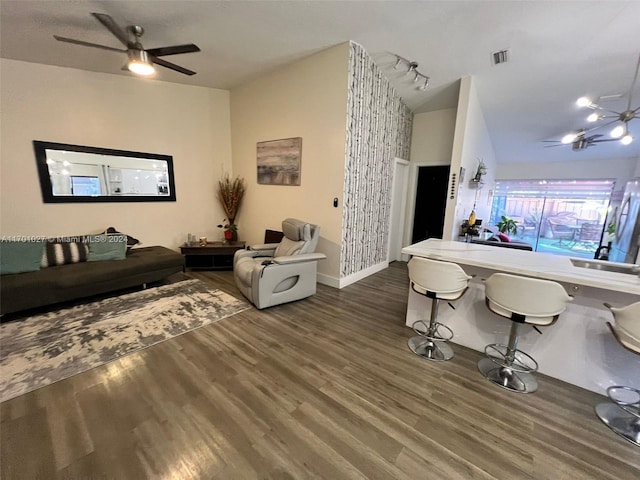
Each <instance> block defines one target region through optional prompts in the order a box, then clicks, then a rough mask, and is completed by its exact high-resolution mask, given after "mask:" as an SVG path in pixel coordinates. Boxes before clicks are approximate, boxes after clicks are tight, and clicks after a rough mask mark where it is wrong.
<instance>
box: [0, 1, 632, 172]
mask: <svg viewBox="0 0 640 480" xmlns="http://www.w3.org/2000/svg"><path fill="white" fill-rule="evenodd" d="M91 12H100V13H107V14H109V15H111V16H112V17H113V18H114V19H115V20H116V21H117V22H118V23H119V24H121V25H131V24H136V25H141V26H143V27H144V28H145V35H144V37H143V39H142V43H143V45H144V46H145V48H155V47H160V46H165V45H174V44H182V43H190V42H193V43H195V44H197V45H198V46H199V47H200V48H201V50H202V51H201V52H198V53H191V54H185V55H178V56H174V57H171V58H170V59H169V60H170V61H172V62H175V63H177V64H179V65H182V66H184V67H186V68H189V69H192V70H195V71H196V72H198V73H197V75H194V76H192V77H187V76H184V75H181V74H179V73H176V72H173V71H170V70H165V69H162V68H161V69H159V72H158V74H157V76H156V79H158V80H163V81H169V82H178V83H185V84H191V85H201V86H207V87H215V88H223V89H233V87H235V86H238V85H241V84H242V83H245V82H248V81H251V80H253V79H256V78H259V77H260V75H262V74H264V73H265V72H268V71H271V70H273V69H276V68H278V67H280V66H282V65H285V64H287V63H289V62H292V61H295V60H297V59H300V58H303V57H305V56H308V55H310V54H312V53H314V52H317V51H320V50H322V49H324V48H327V47H329V46H332V45H335V44H338V43H341V42H345V41H348V40H353V41H355V42H358V43H360V44H361V45H363V46H364V48H365V49H366V50H367V51H368V52H369V53H370V54H371V55H372V57H373V58H374V59H375V60H376V62H377V63H378V65H379V66H380V68H381V69H382V70H383V72H384V73H385V74H386V75H387V76H388V77H389V78H390V80H391V81H392V82H393V84H394V85H395V87H396V89H397V91H398V93H399V94H400V95H401V96H402V97H403V98H404V100H405V102H406V103H407V105H408V106H409V107H410V108H412V110H414V112H416V113H418V112H426V111H430V110H437V109H441V108H448V107H455V105H456V100H457V81H458V80H459V79H460V78H461V77H463V76H466V75H473V76H474V78H475V84H476V88H477V92H478V96H479V99H480V102H481V104H482V107H483V111H484V114H485V120H486V122H487V125H488V127H489V131H490V133H491V138H492V141H493V144H494V148H495V150H496V154H497V157H498V161H499V162H516V161H571V160H577V159H602V160H606V159H610V158H627V157H630V158H637V159H638V160H639V161H640V119H636V120H635V121H632V122H630V124H629V125H630V127H631V129H632V134H633V135H634V137H635V141H634V142H633V143H632V144H631V145H629V146H626V147H624V146H622V145H620V143H619V142H607V143H599V144H597V145H595V146H593V147H589V148H588V149H586V150H583V151H578V152H574V151H572V150H571V147H570V146H561V147H554V148H545V146H547V145H549V144H545V143H542V142H543V141H544V140H556V139H560V138H561V137H562V136H563V135H564V134H565V133H567V132H568V131H570V130H576V129H578V128H582V127H588V126H589V125H588V124H587V122H586V120H584V119H585V118H586V115H587V113H588V112H587V113H585V112H584V111H582V110H579V109H578V108H577V107H576V105H575V100H576V98H578V97H579V96H582V95H590V96H591V97H593V98H594V99H597V98H598V97H601V96H614V98H616V99H615V100H607V101H606V102H602V105H603V106H605V107H606V108H607V109H610V110H614V111H623V110H624V109H625V108H626V106H627V102H628V95H629V90H630V86H631V81H632V79H633V74H634V71H635V67H636V62H637V60H638V55H639V54H640V2H638V1H630V2H617V1H609V2H603V1H572V2H561V1H553V2H544V1H512V2H503V1H500V2H494V1H444V2H436V1H410V2H409V1H250V2H248V1H241V0H235V1H224V2H222V1H213V0H211V1H171V0H164V1H157V0H156V1H22V0H20V1H6V0H1V1H0V55H1V56H2V57H3V58H10V59H16V60H23V61H28V62H36V63H44V64H51V65H59V66H65V67H73V68H79V69H84V70H90V71H97V72H107V73H113V74H117V75H131V74H130V73H127V72H123V71H121V67H122V65H123V63H124V57H123V54H119V53H118V52H111V51H106V50H98V49H93V48H86V47H81V46H77V45H72V44H65V43H61V42H56V41H55V40H54V39H53V37H52V36H53V35H54V34H55V35H61V36H65V37H71V38H76V39H79V40H84V41H87V42H91V43H98V44H103V45H108V46H112V47H118V48H119V47H120V44H119V43H118V41H117V40H116V38H115V37H113V36H112V35H111V34H110V33H109V32H108V31H107V30H106V29H105V28H104V27H103V26H102V25H101V24H100V23H98V22H97V21H96V19H95V18H94V17H92V16H91V15H90V13H91ZM502 49H508V51H509V62H508V63H506V64H502V65H498V66H493V65H492V63H491V53H492V52H494V51H497V50H502ZM394 54H398V55H401V56H402V57H404V58H406V59H409V60H411V61H415V62H417V63H418V64H419V67H418V70H419V71H420V72H422V73H424V74H425V75H428V76H430V77H431V80H430V84H429V88H428V89H427V90H425V91H422V90H419V89H417V88H416V87H417V85H419V84H415V83H413V81H412V80H413V79H412V78H411V77H410V76H407V75H404V72H402V71H399V70H396V69H394V66H395V63H396V59H395V56H394ZM639 106H640V82H638V83H637V84H636V87H635V92H634V98H633V105H632V107H639ZM608 130H609V129H602V130H599V131H595V132H593V133H594V134H598V133H602V134H608ZM602 138H605V137H602Z"/></svg>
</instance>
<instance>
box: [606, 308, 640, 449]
mask: <svg viewBox="0 0 640 480" xmlns="http://www.w3.org/2000/svg"><path fill="white" fill-rule="evenodd" d="M604 305H605V307H607V308H608V309H609V310H611V313H613V317H614V318H615V320H616V323H615V325H612V324H611V323H610V322H607V325H609V328H610V329H611V332H612V333H613V336H614V337H615V338H616V340H618V342H619V343H620V344H621V345H622V346H623V347H625V348H626V349H627V350H630V351H631V352H633V353H636V354H639V355H640V302H637V303H632V304H631V305H628V306H626V307H623V308H614V307H612V306H611V305H609V304H608V303H605V304H604ZM607 395H608V396H609V398H610V399H611V400H612V401H613V403H611V402H606V403H600V404H599V405H597V406H596V415H598V418H599V419H600V420H602V421H603V422H604V423H605V425H607V427H609V428H610V429H611V430H613V431H614V432H616V433H617V434H618V435H620V436H621V437H623V438H624V439H625V440H629V441H630V442H631V443H633V444H635V445H637V446H639V447H640V390H638V389H637V388H632V387H625V386H620V385H616V386H613V387H609V388H607Z"/></svg>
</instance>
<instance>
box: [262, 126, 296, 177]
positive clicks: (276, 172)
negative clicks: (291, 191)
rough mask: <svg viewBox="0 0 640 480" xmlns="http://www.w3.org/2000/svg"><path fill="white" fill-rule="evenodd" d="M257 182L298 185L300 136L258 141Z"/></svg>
mask: <svg viewBox="0 0 640 480" xmlns="http://www.w3.org/2000/svg"><path fill="white" fill-rule="evenodd" d="M257 146H258V149H257V150H258V183H259V184H263V185H300V162H301V158H302V137H295V138H285V139H282V140H270V141H268V142H258V143H257Z"/></svg>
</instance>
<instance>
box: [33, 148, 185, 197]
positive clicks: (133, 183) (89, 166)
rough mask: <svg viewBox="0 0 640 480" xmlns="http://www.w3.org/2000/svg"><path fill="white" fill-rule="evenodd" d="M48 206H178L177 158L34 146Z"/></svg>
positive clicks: (98, 149)
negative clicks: (69, 204) (176, 184)
mask: <svg viewBox="0 0 640 480" xmlns="http://www.w3.org/2000/svg"><path fill="white" fill-rule="evenodd" d="M33 148H34V150H35V154H36V162H37V164H38V176H39V177H40V188H41V189H42V199H43V201H44V203H78V202H175V201H176V189H175V182H174V178H173V157H171V156H170V155H159V154H155V153H140V152H129V151H126V150H113V149H109V148H97V147H85V146H81V145H68V144H64V143H52V142H41V141H38V140H34V141H33Z"/></svg>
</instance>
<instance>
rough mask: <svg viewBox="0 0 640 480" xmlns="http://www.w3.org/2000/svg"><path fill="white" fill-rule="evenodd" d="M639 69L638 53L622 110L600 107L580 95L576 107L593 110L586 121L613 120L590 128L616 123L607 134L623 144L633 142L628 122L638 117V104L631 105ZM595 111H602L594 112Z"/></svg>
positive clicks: (639, 113)
mask: <svg viewBox="0 0 640 480" xmlns="http://www.w3.org/2000/svg"><path fill="white" fill-rule="evenodd" d="M639 70H640V55H638V62H637V63H636V72H635V74H634V75H633V80H632V81H631V87H629V100H628V102H627V108H626V110H625V111H623V112H616V111H613V110H606V109H605V108H603V107H601V106H600V105H598V104H597V103H594V102H592V101H591V100H590V99H589V98H587V97H580V98H579V99H578V100H577V101H576V104H577V105H578V107H586V108H589V109H591V110H594V112H593V113H592V114H591V115H589V116H588V117H587V121H589V122H597V121H599V120H606V119H610V118H613V120H611V121H608V122H607V123H605V124H604V125H597V126H596V127H594V128H592V129H591V130H595V129H596V128H602V127H606V126H609V125H612V124H617V125H616V126H615V127H614V128H613V130H611V132H610V133H609V135H611V137H613V138H614V139H620V143H622V144H623V145H629V144H630V143H631V142H633V136H632V135H631V133H630V132H629V122H631V120H634V119H636V118H640V105H639V106H637V107H635V108H633V107H632V101H633V93H634V89H635V86H636V82H637V81H638V71H639ZM596 112H603V113H596Z"/></svg>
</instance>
